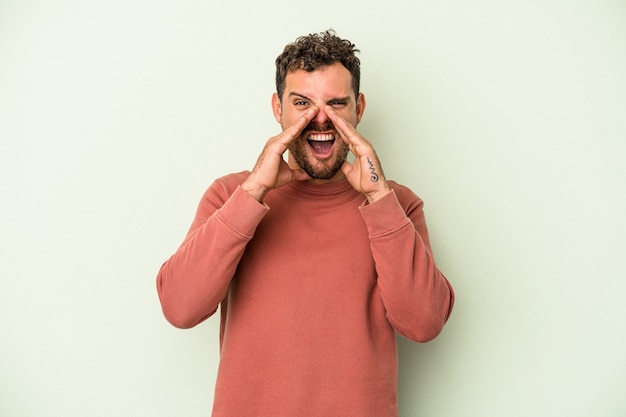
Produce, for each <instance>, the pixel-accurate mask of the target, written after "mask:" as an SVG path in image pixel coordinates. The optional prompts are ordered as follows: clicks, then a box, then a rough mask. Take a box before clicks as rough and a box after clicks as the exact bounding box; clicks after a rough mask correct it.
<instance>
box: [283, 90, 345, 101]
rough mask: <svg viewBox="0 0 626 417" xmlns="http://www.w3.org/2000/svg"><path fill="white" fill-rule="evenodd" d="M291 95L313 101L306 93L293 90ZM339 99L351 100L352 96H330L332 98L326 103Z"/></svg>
mask: <svg viewBox="0 0 626 417" xmlns="http://www.w3.org/2000/svg"><path fill="white" fill-rule="evenodd" d="M289 97H290V98H291V97H300V98H303V99H305V100H308V101H311V102H312V101H313V100H311V99H310V98H309V97H307V96H305V95H304V94H300V93H295V92H291V93H289ZM337 100H339V101H345V102H349V101H350V96H345V97H333V98H330V99H328V100H326V104H328V103H330V102H332V101H337Z"/></svg>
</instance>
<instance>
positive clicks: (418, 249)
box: [360, 184, 454, 342]
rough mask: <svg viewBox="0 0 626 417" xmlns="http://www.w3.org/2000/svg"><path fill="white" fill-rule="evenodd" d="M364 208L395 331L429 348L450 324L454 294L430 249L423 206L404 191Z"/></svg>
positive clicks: (396, 190)
mask: <svg viewBox="0 0 626 417" xmlns="http://www.w3.org/2000/svg"><path fill="white" fill-rule="evenodd" d="M393 188H394V191H392V192H391V193H389V194H388V195H387V196H385V197H384V198H383V199H381V200H379V201H377V202H375V203H374V204H371V205H364V206H362V207H361V209H360V210H361V215H362V216H363V218H364V220H365V223H366V225H367V228H368V233H369V236H370V245H371V249H372V254H373V256H374V261H375V264H376V271H377V273H378V285H379V287H380V290H381V297H382V299H383V304H384V305H385V309H386V312H387V319H388V320H389V322H390V323H391V325H392V326H393V327H394V328H395V329H396V331H398V333H400V334H402V335H403V336H405V337H407V338H409V339H411V340H414V341H417V342H427V341H429V340H431V339H433V338H435V337H436V336H437V335H438V334H439V333H440V332H441V330H442V328H443V326H444V324H445V323H446V321H447V319H448V317H449V316H450V313H451V311H452V307H453V305H454V291H453V289H452V286H451V285H450V283H449V282H448V280H447V279H446V278H445V277H444V276H443V274H442V273H441V271H440V270H439V269H438V268H437V265H436V263H435V260H434V258H433V255H432V251H431V248H430V242H429V238H428V230H427V228H426V221H425V218H424V212H423V210H422V209H423V202H422V200H420V199H419V198H418V197H417V196H416V195H415V194H413V193H412V192H411V191H410V190H408V189H407V188H405V187H402V186H398V185H396V184H394V187H393Z"/></svg>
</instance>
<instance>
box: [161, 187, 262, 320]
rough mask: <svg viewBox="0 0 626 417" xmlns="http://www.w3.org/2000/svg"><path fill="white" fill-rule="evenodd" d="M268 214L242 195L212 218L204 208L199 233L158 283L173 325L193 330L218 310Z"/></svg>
mask: <svg viewBox="0 0 626 417" xmlns="http://www.w3.org/2000/svg"><path fill="white" fill-rule="evenodd" d="M203 204H205V203H204V202H203ZM207 210H208V211H207ZM266 211H267V208H266V207H265V206H262V205H260V204H259V203H258V202H257V201H254V200H253V199H252V198H250V197H249V196H248V195H247V194H246V193H245V192H243V191H241V190H240V189H237V190H236V191H235V192H234V193H233V195H232V196H231V197H230V198H229V199H228V200H227V201H226V202H225V203H224V205H223V206H222V207H221V208H219V209H217V210H214V211H213V212H211V209H210V208H209V209H207V208H206V207H200V208H199V210H198V214H197V217H196V220H194V227H193V228H192V229H191V230H190V231H189V234H188V236H187V238H186V239H185V241H184V242H183V244H182V245H181V246H180V247H179V248H178V250H177V251H176V253H174V255H172V257H171V258H170V259H168V261H167V262H165V263H164V264H163V266H162V267H161V269H160V271H159V274H158V277H157V290H158V294H159V299H160V301H161V306H162V308H163V313H164V315H165V317H166V318H167V320H168V321H169V322H170V323H172V324H173V325H174V326H176V327H181V328H189V327H193V326H195V325H196V324H198V323H200V322H201V321H203V320H204V319H206V318H207V317H209V316H210V315H212V314H213V313H214V312H215V311H216V310H217V307H218V305H219V303H220V302H221V301H222V300H223V299H224V297H225V296H226V293H227V291H228V287H229V285H230V281H231V280H232V278H233V276H234V274H235V271H236V269H237V265H238V263H239V260H240V259H241V256H242V254H243V252H244V250H245V248H246V245H247V243H248V242H249V241H250V239H251V238H252V236H253V234H254V231H255V229H256V226H257V225H258V223H259V222H260V220H261V218H262V217H263V216H264V214H265V213H266ZM198 217H201V218H200V219H198ZM204 217H206V218H204Z"/></svg>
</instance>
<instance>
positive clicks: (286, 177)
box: [157, 109, 317, 328]
mask: <svg viewBox="0 0 626 417" xmlns="http://www.w3.org/2000/svg"><path fill="white" fill-rule="evenodd" d="M316 113H317V109H309V110H308V111H307V112H305V113H304V114H303V115H302V116H300V118H298V120H297V121H296V122H295V123H294V124H293V125H292V126H289V127H288V128H286V129H285V130H283V131H282V132H281V133H280V134H278V135H276V136H274V137H272V138H270V139H269V140H268V141H267V143H266V144H265V147H264V148H263V151H262V152H261V155H260V156H259V158H258V160H257V162H256V165H255V166H254V169H253V170H252V172H250V173H249V174H248V175H247V177H242V178H241V179H240V181H239V183H237V184H234V185H233V183H231V184H229V185H228V187H225V184H227V183H228V181H227V180H229V181H231V182H232V179H233V177H232V176H231V177H225V178H224V179H222V180H221V181H216V182H215V183H214V184H213V185H212V186H211V187H210V188H209V190H208V191H207V192H206V193H205V195H204V198H203V199H202V202H201V203H200V206H199V208H198V212H197V214H196V217H195V219H194V221H193V224H192V225H191V228H190V230H189V233H188V234H187V237H186V238H185V240H184V241H183V243H182V245H181V246H180V248H178V250H177V251H176V253H175V254H174V255H173V256H172V257H171V258H170V259H169V260H168V261H167V262H166V263H165V264H163V266H162V267H161V270H160V271H159V275H158V277H157V291H158V293H159V298H160V300H161V307H162V308H163V313H164V314H165V317H166V318H167V320H168V321H169V322H170V323H172V324H173V325H174V326H176V327H181V328H189V327H193V326H195V325H196V324H198V323H200V322H201V321H203V320H205V319H206V318H208V317H209V316H211V315H212V314H213V313H215V311H216V310H217V307H218V305H219V303H220V302H221V301H222V300H223V299H224V297H226V293H227V291H228V287H229V285H230V281H231V280H232V278H233V276H234V274H235V271H236V269H237V265H238V264H239V261H240V259H241V257H242V255H243V252H244V251H245V248H246V245H247V244H248V242H249V241H250V240H251V239H252V236H253V235H254V232H255V230H256V227H257V225H258V224H259V222H260V221H261V219H262V218H263V216H264V215H265V214H266V213H267V211H268V210H269V208H268V207H267V206H266V205H264V204H263V203H262V201H263V198H264V197H265V195H266V194H267V192H268V191H269V190H272V189H274V188H278V187H280V186H282V185H285V184H288V183H290V182H292V181H301V180H305V179H309V176H308V175H307V174H306V173H305V172H304V171H303V170H301V169H291V168H290V167H289V166H288V164H287V163H286V162H285V161H284V160H283V153H284V152H285V151H286V150H287V148H288V147H289V144H290V143H291V142H292V141H293V140H294V139H295V138H296V137H297V136H298V134H299V133H300V132H301V131H302V129H303V128H304V127H305V126H306V125H307V124H308V123H309V122H310V121H311V120H312V118H313V117H314V116H315V114H316Z"/></svg>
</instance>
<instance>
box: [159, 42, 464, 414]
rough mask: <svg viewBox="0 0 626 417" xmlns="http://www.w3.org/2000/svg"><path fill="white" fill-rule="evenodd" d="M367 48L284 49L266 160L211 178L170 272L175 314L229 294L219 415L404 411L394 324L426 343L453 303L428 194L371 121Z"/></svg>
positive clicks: (206, 306) (197, 314)
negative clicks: (427, 208)
mask: <svg viewBox="0 0 626 417" xmlns="http://www.w3.org/2000/svg"><path fill="white" fill-rule="evenodd" d="M357 52H358V50H357V49H355V47H354V45H353V44H352V43H351V42H350V41H348V40H343V39H340V38H339V37H337V36H336V35H335V34H334V33H333V32H331V31H327V32H323V33H320V34H313V35H309V36H304V37H301V38H298V39H297V40H296V42H295V43H293V44H290V45H287V46H286V47H285V50H284V52H283V53H282V54H281V55H280V56H279V57H278V58H277V60H276V90H277V92H276V93H275V94H274V95H273V97H272V109H273V112H274V116H275V118H276V120H277V121H278V122H279V123H280V125H281V127H282V133H280V134H279V135H277V136H274V137H272V138H270V139H269V140H268V141H267V143H266V144H265V147H264V149H263V151H262V152H261V155H260V156H259V158H258V160H257V163H256V165H255V166H254V168H253V169H252V171H251V172H241V173H237V174H231V175H227V176H225V177H223V178H220V179H218V180H216V181H215V182H214V183H213V184H212V185H211V186H210V188H209V189H208V190H207V192H206V193H205V195H204V196H203V199H202V201H201V203H200V205H199V208H198V211H197V213H196V217H195V219H194V221H193V223H192V225H191V228H190V230H189V232H188V234H187V236H186V238H185V240H184V241H183V243H182V245H181V246H180V248H179V249H178V250H177V252H176V253H175V254H174V255H173V256H172V257H171V258H170V259H169V260H168V261H167V262H166V263H165V264H164V265H163V266H162V268H161V270H160V272H159V276H158V278H157V285H158V293H159V297H160V300H161V305H162V307H163V311H164V314H165V316H166V318H167V319H168V320H169V321H170V322H171V323H172V324H173V325H175V326H177V327H181V328H189V327H192V326H195V325H196V324H198V323H200V322H202V321H203V320H205V319H206V318H208V317H209V316H211V315H212V314H213V313H215V311H216V310H217V308H218V306H220V307H221V332H220V347H221V356H220V366H219V371H218V376H217V382H216V388H215V399H214V405H213V416H215V417H218V416H225V417H234V416H255V417H261V416H271V417H279V416H286V417H307V416H319V417H329V416H333V417H338V416H358V417H394V416H397V413H398V407H397V367H398V364H397V353H396V344H395V332H398V333H400V334H402V335H403V336H405V337H407V338H410V339H412V340H415V341H418V342H426V341H428V340H431V339H432V338H434V337H435V336H437V335H438V334H439V332H440V331H441V329H442V327H443V325H444V323H445V322H446V320H447V319H448V317H449V315H450V312H451V310H452V306H453V303H454V293H453V290H452V287H451V286H450V284H449V283H448V281H447V280H446V278H444V276H443V275H442V273H441V272H440V271H439V270H438V268H437V266H436V264H435V261H434V259H433V256H432V253H431V249H430V244H429V240H428V232H427V229H426V224H425V220H424V214H423V211H422V206H423V203H422V201H421V200H420V199H419V198H418V197H417V196H416V195H415V194H414V193H413V192H411V191H410V190H409V189H407V188H406V187H404V186H401V185H399V184H397V183H395V182H393V181H390V180H387V179H386V178H385V175H384V173H383V170H382V167H381V164H380V161H379V159H378V157H377V156H376V152H375V151H374V148H373V147H372V145H371V144H370V143H369V142H368V141H367V140H366V139H365V138H363V137H362V136H361V135H360V133H359V132H358V131H357V130H356V126H357V125H358V123H359V122H360V120H361V117H362V116H363V112H364V110H365V97H364V95H363V94H362V93H361V92H359V79H360V67H359V66H360V62H359V59H358V58H357V57H356V55H355V54H356V53H357ZM285 152H287V153H288V161H285V160H284V159H283V154H284V153H285ZM350 152H351V153H352V154H353V155H354V160H353V162H352V163H350V162H348V160H347V159H346V157H347V155H348V153H350Z"/></svg>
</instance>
